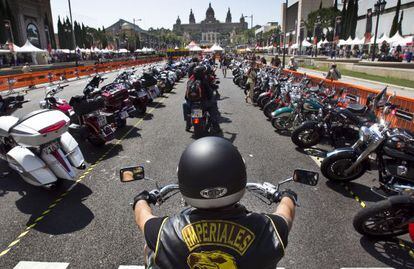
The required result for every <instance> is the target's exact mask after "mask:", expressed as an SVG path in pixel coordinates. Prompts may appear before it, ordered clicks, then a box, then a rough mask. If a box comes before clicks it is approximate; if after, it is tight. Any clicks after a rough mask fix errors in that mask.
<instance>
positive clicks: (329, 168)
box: [321, 152, 366, 183]
mask: <svg viewBox="0 0 414 269" xmlns="http://www.w3.org/2000/svg"><path fill="white" fill-rule="evenodd" d="M356 159H357V158H356V156H354V155H352V154H350V153H347V152H343V153H338V154H334V155H331V156H329V157H327V158H325V159H324V160H323V161H322V164H321V172H322V174H323V175H324V177H326V178H327V179H329V180H331V181H334V182H338V183H342V182H350V181H352V180H355V179H357V178H359V177H361V176H362V175H363V174H364V173H365V171H366V167H365V164H364V163H362V164H359V165H358V166H357V167H355V169H354V170H353V171H352V172H351V173H349V174H345V170H347V169H348V168H349V167H351V165H352V164H354V162H355V161H356Z"/></svg>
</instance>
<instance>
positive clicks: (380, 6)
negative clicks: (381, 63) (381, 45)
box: [372, 0, 387, 61]
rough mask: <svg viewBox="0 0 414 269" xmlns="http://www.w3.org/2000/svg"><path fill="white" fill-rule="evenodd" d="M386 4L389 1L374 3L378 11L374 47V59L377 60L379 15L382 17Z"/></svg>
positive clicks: (381, 0) (379, 0)
mask: <svg viewBox="0 0 414 269" xmlns="http://www.w3.org/2000/svg"><path fill="white" fill-rule="evenodd" d="M386 4H387V1H385V0H378V1H377V2H376V3H375V5H374V10H375V12H376V13H377V25H375V37H374V48H373V50H372V61H375V54H376V51H377V35H378V24H379V17H380V14H381V13H383V12H384V10H385V5H386Z"/></svg>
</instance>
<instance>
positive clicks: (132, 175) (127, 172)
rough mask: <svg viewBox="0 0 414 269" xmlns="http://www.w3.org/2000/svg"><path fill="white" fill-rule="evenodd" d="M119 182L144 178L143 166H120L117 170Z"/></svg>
mask: <svg viewBox="0 0 414 269" xmlns="http://www.w3.org/2000/svg"><path fill="white" fill-rule="evenodd" d="M119 177H120V179H121V182H131V181H136V180H142V179H144V178H145V171H144V167H143V166H133V167H126V168H122V169H121V170H120V171H119Z"/></svg>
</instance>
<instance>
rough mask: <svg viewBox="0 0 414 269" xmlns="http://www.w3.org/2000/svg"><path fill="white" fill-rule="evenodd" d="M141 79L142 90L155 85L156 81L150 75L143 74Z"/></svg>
mask: <svg viewBox="0 0 414 269" xmlns="http://www.w3.org/2000/svg"><path fill="white" fill-rule="evenodd" d="M142 79H143V80H142V87H144V88H148V87H151V86H154V85H157V80H156V79H155V78H154V76H153V75H151V74H148V73H144V74H143V75H142Z"/></svg>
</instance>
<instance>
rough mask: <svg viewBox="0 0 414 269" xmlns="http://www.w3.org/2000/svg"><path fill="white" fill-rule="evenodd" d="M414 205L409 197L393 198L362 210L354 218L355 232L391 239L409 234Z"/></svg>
mask: <svg viewBox="0 0 414 269" xmlns="http://www.w3.org/2000/svg"><path fill="white" fill-rule="evenodd" d="M413 215H414V204H413V201H412V200H411V201H410V198H409V197H407V196H393V197H391V198H389V199H387V200H383V201H380V202H377V203H375V204H373V205H372V206H370V207H366V208H364V209H362V210H360V211H359V212H358V213H357V214H356V215H355V217H354V221H353V225H354V228H355V230H356V231H357V232H358V233H360V234H362V235H366V236H368V237H371V238H377V239H381V238H389V237H394V236H399V235H403V234H406V233H408V223H409V219H410V216H413Z"/></svg>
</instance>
